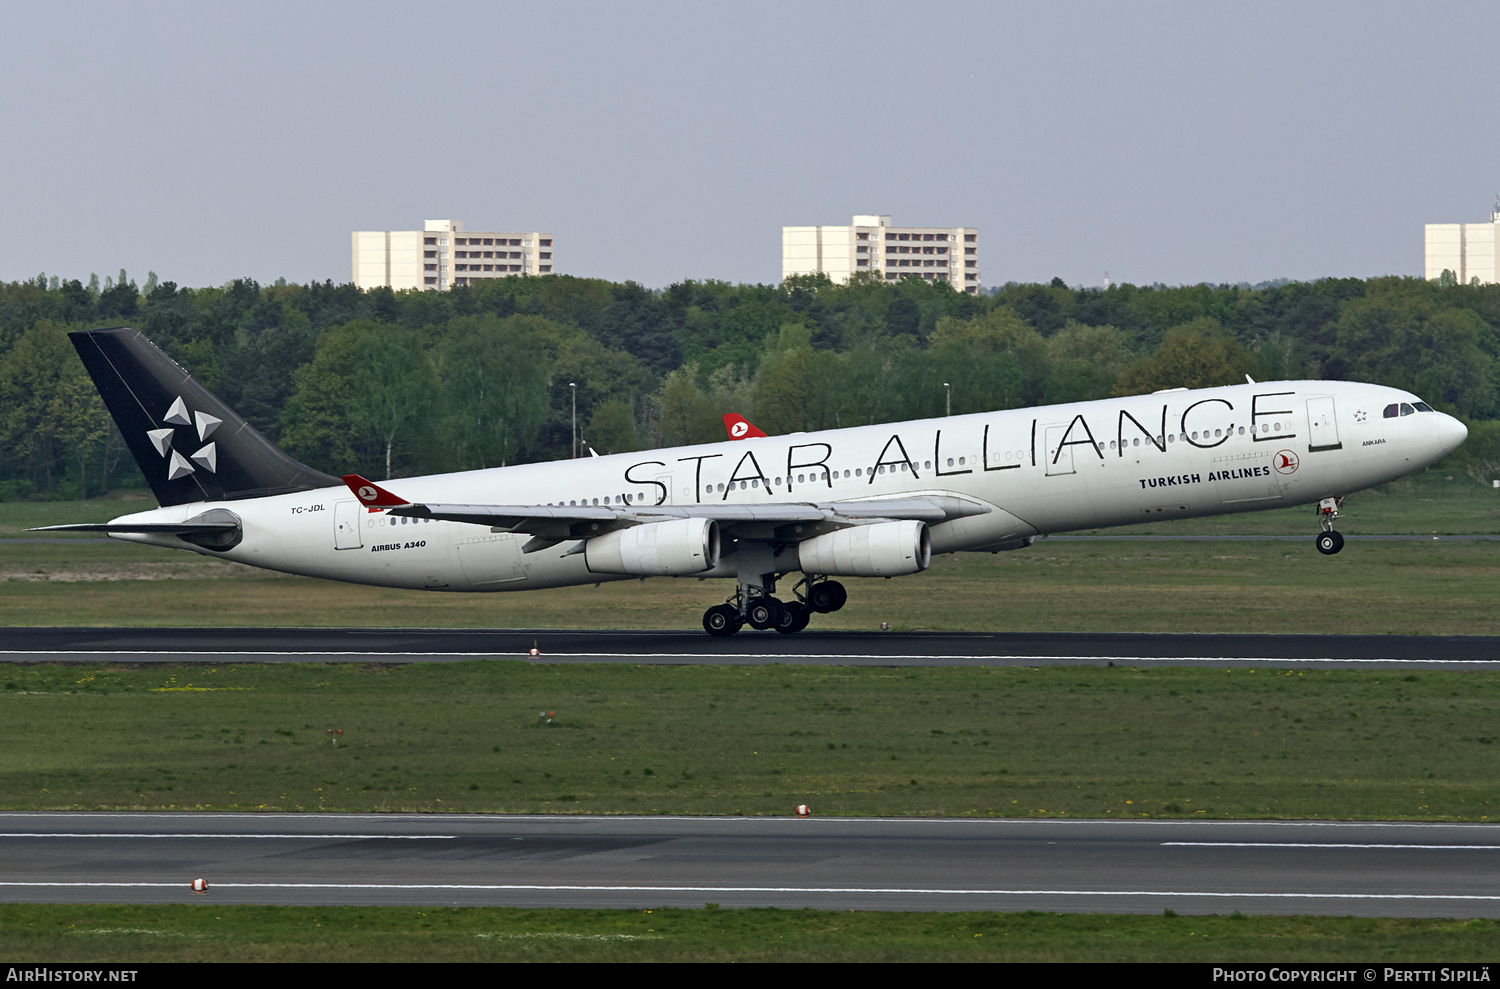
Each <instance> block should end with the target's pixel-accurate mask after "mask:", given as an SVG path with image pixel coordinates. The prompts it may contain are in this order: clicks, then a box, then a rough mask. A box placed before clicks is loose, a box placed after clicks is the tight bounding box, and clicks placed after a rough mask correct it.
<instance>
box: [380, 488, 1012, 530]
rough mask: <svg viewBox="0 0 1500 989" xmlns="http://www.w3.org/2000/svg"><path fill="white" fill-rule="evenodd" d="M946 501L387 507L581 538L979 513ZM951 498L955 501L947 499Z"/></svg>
mask: <svg viewBox="0 0 1500 989" xmlns="http://www.w3.org/2000/svg"><path fill="white" fill-rule="evenodd" d="M945 500H950V499H941V498H938V499H932V500H928V499H903V500H900V501H889V500H888V501H842V502H841V501H833V502H814V503H803V504H796V503H794V504H787V503H784V502H783V503H780V504H772V505H744V504H720V505H636V506H627V505H620V506H616V507H613V508H602V507H585V506H578V507H576V508H575V507H563V506H557V507H553V506H551V505H439V504H432V503H426V504H409V505H403V506H401V507H397V508H391V509H389V514H391V515H406V516H410V517H413V518H431V519H441V520H444V521H448V522H468V523H471V524H474V525H488V526H491V527H493V528H496V529H504V530H506V531H509V532H526V533H531V534H533V535H543V534H545V535H558V536H559V537H560V538H561V537H562V536H563V535H566V536H570V537H573V538H582V537H584V536H588V535H593V534H597V533H602V532H608V531H610V530H611V529H619V528H624V527H626V526H632V525H649V524H651V523H652V522H660V521H662V520H663V519H668V518H695V519H713V520H714V521H716V522H718V523H720V524H721V525H723V526H726V527H730V528H732V527H733V526H735V525H736V524H739V523H758V522H770V523H775V524H782V523H791V522H831V523H833V524H834V525H835V526H838V525H840V524H842V525H860V524H864V523H865V522H868V521H873V520H877V519H879V520H886V519H917V520H919V521H922V522H931V523H937V522H944V521H947V520H948V519H950V518H960V517H962V516H964V515H979V514H982V513H984V512H988V511H989V510H990V509H989V508H988V507H985V506H979V505H973V506H971V505H969V504H967V503H963V504H961V505H943V504H940V503H939V502H941V501H945ZM951 500H954V501H956V500H957V499H951Z"/></svg>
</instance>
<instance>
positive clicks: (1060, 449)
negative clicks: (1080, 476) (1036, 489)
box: [1042, 422, 1077, 477]
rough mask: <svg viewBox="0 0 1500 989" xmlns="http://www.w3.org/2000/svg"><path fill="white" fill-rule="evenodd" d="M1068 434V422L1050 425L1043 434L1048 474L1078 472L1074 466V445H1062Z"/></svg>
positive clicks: (1043, 450) (1043, 449)
mask: <svg viewBox="0 0 1500 989" xmlns="http://www.w3.org/2000/svg"><path fill="white" fill-rule="evenodd" d="M1067 435H1068V423H1065V422H1060V423H1058V424H1057V425H1055V426H1048V427H1047V428H1046V431H1045V432H1044V433H1043V436H1044V437H1045V438H1046V441H1047V442H1046V445H1045V446H1044V447H1043V448H1042V452H1043V455H1044V456H1045V457H1046V461H1047V476H1049V477H1050V476H1052V475H1053V474H1076V473H1077V471H1076V470H1074V468H1073V446H1072V445H1071V444H1069V445H1067V446H1061V444H1062V442H1063V440H1064V439H1066V438H1067Z"/></svg>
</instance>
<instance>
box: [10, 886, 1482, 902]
mask: <svg viewBox="0 0 1500 989" xmlns="http://www.w3.org/2000/svg"><path fill="white" fill-rule="evenodd" d="M186 885H187V884H186V883H184V882H172V883H125V882H120V883H112V882H94V883H81V882H79V883H66V882H0V887H12V888H15V887H20V888H28V889H40V888H49V889H53V888H74V889H182V888H184V887H185V886H186ZM211 888H212V889H219V890H226V889H344V890H347V889H371V890H389V891H395V892H399V891H402V890H413V891H419V890H470V891H478V892H543V893H572V892H580V893H836V894H870V895H877V896H878V895H889V894H901V895H922V896H1174V897H1178V898H1183V897H1192V896H1205V897H1215V898H1219V899H1228V898H1233V897H1240V898H1249V899H1279V900H1288V899H1296V900H1479V901H1491V900H1500V894H1497V895H1482V894H1471V893H1250V892H1246V893H1232V892H1208V891H1202V890H1151V889H1147V890H1119V889H1103V890H1094V889H928V888H921V887H890V888H885V887H860V886H575V885H557V886H541V885H522V884H513V885H479V884H472V883H411V884H390V883H234V882H216V883H213V884H212V886H211Z"/></svg>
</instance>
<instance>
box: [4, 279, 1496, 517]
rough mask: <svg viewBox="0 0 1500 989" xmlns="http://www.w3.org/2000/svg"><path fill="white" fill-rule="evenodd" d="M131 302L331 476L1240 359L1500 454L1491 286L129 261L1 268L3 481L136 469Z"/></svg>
mask: <svg viewBox="0 0 1500 989" xmlns="http://www.w3.org/2000/svg"><path fill="white" fill-rule="evenodd" d="M121 325H129V326H135V327H137V328H138V329H140V330H141V331H142V332H144V333H145V334H146V335H147V336H148V337H150V338H151V339H152V340H153V341H154V342H155V343H156V344H157V345H158V346H160V347H161V348H162V349H163V350H165V351H166V352H167V353H168V354H170V355H171V356H172V357H173V358H174V359H175V360H177V361H178V363H180V364H181V365H182V366H183V367H184V368H186V369H187V370H188V371H190V372H191V373H192V374H193V375H194V376H195V377H197V378H198V379H199V380H200V381H201V382H202V383H203V384H204V385H205V386H207V387H208V388H209V389H210V390H212V391H214V392H216V393H217V394H218V395H220V397H222V398H223V399H225V400H226V401H227V402H228V403H229V404H230V405H231V406H232V407H234V408H235V409H236V410H237V411H239V412H240V413H241V414H242V415H244V416H245V418H246V419H248V420H249V421H250V422H251V423H252V424H253V425H254V426H255V427H256V428H257V429H259V430H260V431H261V432H262V433H264V434H265V435H266V436H268V437H269V438H271V439H272V440H273V441H275V442H276V443H278V444H279V445H281V446H282V448H284V449H285V450H287V452H289V453H290V454H292V455H293V456H295V457H297V458H298V459H300V460H303V461H304V462H306V463H308V464H310V465H311V466H314V467H317V468H319V469H321V470H325V471H327V472H329V473H332V474H344V473H349V472H351V471H358V472H360V473H363V474H366V475H368V476H372V477H396V476H401V475H408V474H418V473H433V472H441V471H448V470H464V469H471V468H479V467H494V466H501V465H505V464H515V463H527V462H535V461H543V460H552V459H558V458H563V457H567V456H569V455H571V453H572V450H573V437H574V423H575V409H576V424H577V432H578V435H579V438H580V444H581V446H580V450H581V452H583V453H584V454H585V455H586V453H587V451H588V449H593V450H596V451H598V452H599V453H601V454H603V453H622V452H626V451H631V450H639V449H644V448H648V447H655V446H667V445H677V444H684V443H693V442H709V441H715V440H718V439H722V438H723V436H724V433H723V427H722V422H721V418H720V417H721V416H722V415H723V414H724V413H726V412H739V413H741V414H743V415H746V416H748V417H749V418H750V419H751V420H752V421H754V422H755V423H756V424H757V425H759V426H760V427H761V428H763V429H765V430H766V431H767V432H770V433H783V432H791V431H794V430H812V429H823V428H830V427H840V426H855V425H863V424H867V423H876V422H888V421H896V420H902V419H911V418H919V417H924V416H938V415H942V414H944V412H945V411H946V410H947V409H948V408H949V403H951V409H952V411H953V413H955V414H961V413H969V412H982V411H989V410H994V409H1007V408H1018V407H1024V406H1031V405H1038V404H1050V403H1057V402H1069V401H1077V400H1087V399H1096V398H1105V397H1109V396H1111V395H1129V394H1141V393H1145V392H1150V391H1155V390H1157V389H1159V388H1171V387H1189V388H1195V387H1205V386H1210V385H1217V384H1233V383H1238V382H1242V381H1243V380H1244V377H1245V375H1246V374H1249V375H1251V376H1252V377H1254V378H1256V379H1257V380H1276V379H1296V378H1315V379H1317V378H1327V379H1353V380H1361V381H1372V382H1378V383H1383V384H1390V385H1395V386H1398V387H1402V388H1406V389H1409V390H1411V391H1414V392H1416V393H1417V394H1419V395H1421V396H1423V397H1424V398H1425V399H1426V400H1427V401H1429V402H1430V403H1432V404H1433V405H1434V406H1436V407H1438V408H1440V409H1443V410H1445V411H1450V412H1453V413H1454V414H1457V415H1460V416H1462V417H1463V418H1464V419H1465V420H1467V421H1469V423H1470V427H1471V436H1472V438H1471V440H1470V442H1469V443H1468V444H1467V445H1466V447H1465V449H1464V450H1462V451H1460V453H1459V454H1457V455H1456V457H1457V458H1458V460H1459V466H1462V467H1465V468H1467V469H1469V470H1470V471H1471V472H1472V473H1474V474H1475V476H1476V477H1490V476H1494V475H1495V474H1496V472H1497V471H1500V421H1497V420H1500V387H1497V379H1500V286H1496V285H1490V286H1477V285H1457V284H1441V283H1438V282H1426V281H1423V280H1421V279H1413V278H1397V277H1384V278H1372V279H1365V280H1362V279H1323V280H1320V281H1313V282H1290V283H1285V284H1277V285H1270V286H1266V287H1261V288H1247V287H1243V286H1230V285H1218V286H1214V285H1193V286H1177V287H1168V286H1163V285H1153V286H1134V285H1130V284H1122V285H1113V286H1110V287H1108V288H1103V289H1101V288H1069V287H1068V286H1067V285H1065V284H1064V283H1063V282H1062V281H1061V280H1060V279H1053V280H1052V282H1051V283H1050V284H1045V285H1042V284H1007V285H1005V286H1002V287H1001V288H999V289H997V290H996V291H994V292H993V293H991V294H988V295H983V296H972V295H968V294H965V293H961V292H956V291H954V290H953V289H952V288H951V287H949V286H948V285H947V284H946V283H942V282H937V283H933V282H926V281H922V280H916V279H908V280H905V281H902V282H899V283H895V284H888V283H885V282H882V281H879V280H876V279H873V278H860V277H856V279H855V280H854V281H852V282H851V283H849V284H835V283H833V282H831V281H829V280H828V279H827V278H826V277H823V276H799V277H795V278H790V279H787V280H786V281H785V282H784V283H782V284H780V285H743V284H742V285H735V284H730V283H728V282H719V281H702V282H699V281H683V282H679V283H677V284H674V285H671V286H669V287H667V288H665V289H661V290H652V289H647V288H644V287H642V286H640V285H637V284H635V283H633V282H623V283H613V282H607V281H603V280H600V279H589V278H576V277H572V276H567V275H553V276H543V277H540V278H532V277H515V278H508V279H497V280H494V281H488V282H485V283H484V284H481V285H476V286H466V287H460V288H456V289H454V290H452V291H449V292H444V293H437V292H419V291H411V292H393V291H391V290H389V289H371V290H368V291H361V290H360V289H358V288H356V287H355V286H353V285H334V284H333V283H332V282H331V281H330V282H324V283H321V284H318V283H312V284H308V285H288V284H286V283H285V282H284V281H280V280H278V282H277V283H276V284H274V285H265V286H262V285H259V284H257V283H256V282H255V281H253V280H250V279H238V280H235V281H233V282H230V283H228V284H226V285H223V286H219V287H217V288H196V289H194V288H179V287H178V286H177V285H175V284H174V283H172V282H159V281H158V280H157V278H156V276H155V274H154V273H153V274H151V275H150V276H149V277H148V278H147V280H146V282H145V285H144V286H140V287H138V286H137V284H136V283H135V281H134V280H132V279H130V278H128V276H127V274H126V272H124V271H121V272H120V273H119V277H118V279H114V278H110V279H106V280H105V283H104V285H103V286H101V285H100V284H99V281H98V279H97V277H94V278H91V279H90V282H89V283H88V284H84V283H83V282H81V281H79V280H63V279H61V278H59V277H57V276H53V277H51V278H49V277H48V276H46V275H45V274H43V275H38V276H37V277H36V278H35V279H31V280H27V281H19V282H9V283H0V499H14V498H64V497H67V498H76V497H80V496H90V495H96V494H99V493H100V492H102V491H104V490H106V489H110V488H118V487H127V488H133V487H143V486H144V482H143V480H142V479H141V478H140V475H139V472H138V471H137V469H136V467H135V465H134V463H133V461H132V460H131V459H130V457H129V456H127V455H125V448H124V444H123V442H122V441H121V439H120V437H119V435H118V432H117V431H116V430H115V429H114V426H113V424H112V422H111V421H110V420H109V417H108V416H107V415H106V414H105V412H104V409H103V405H102V403H101V402H100V401H99V400H98V397H97V395H96V394H95V393H94V390H93V387H92V384H91V383H90V382H89V380H88V378H87V376H86V375H85V374H84V372H83V368H82V366H81V364H80V363H79V362H78V360H77V358H76V356H75V355H74V353H73V350H72V347H71V345H69V343H68V341H67V338H66V334H67V332H68V331H70V330H76V329H87V328H94V327H103V326H121Z"/></svg>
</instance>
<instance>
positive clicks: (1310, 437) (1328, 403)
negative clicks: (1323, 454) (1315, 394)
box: [1307, 395, 1344, 453]
mask: <svg viewBox="0 0 1500 989" xmlns="http://www.w3.org/2000/svg"><path fill="white" fill-rule="evenodd" d="M1343 448H1344V444H1343V443H1342V442H1340V441H1339V420H1338V415H1337V414H1336V413H1335V412H1334V408H1333V396H1332V395H1328V396H1325V397H1323V398H1309V399H1308V400H1307V452H1308V453H1318V452H1320V451H1322V450H1342V449H1343Z"/></svg>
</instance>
